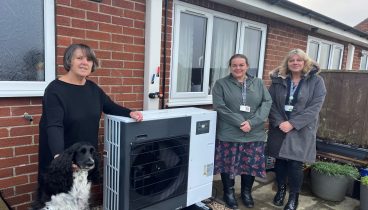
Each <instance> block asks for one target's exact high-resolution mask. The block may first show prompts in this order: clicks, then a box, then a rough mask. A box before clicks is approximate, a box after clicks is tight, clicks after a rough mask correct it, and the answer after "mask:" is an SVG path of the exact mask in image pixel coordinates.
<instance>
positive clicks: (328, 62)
mask: <svg viewBox="0 0 368 210" xmlns="http://www.w3.org/2000/svg"><path fill="white" fill-rule="evenodd" d="M343 51H344V46H343V45H341V44H337V43H334V42H330V41H327V40H323V39H319V38H315V37H311V36H309V37H308V46H307V52H308V55H309V56H310V57H311V58H312V59H313V60H314V61H316V62H317V63H319V65H320V67H321V69H333V70H340V69H341V63H342V56H343Z"/></svg>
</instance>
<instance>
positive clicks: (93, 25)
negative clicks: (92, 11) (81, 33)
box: [72, 19, 98, 30]
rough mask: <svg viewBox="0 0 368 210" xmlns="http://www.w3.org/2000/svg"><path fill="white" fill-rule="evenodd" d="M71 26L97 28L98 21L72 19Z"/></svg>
mask: <svg viewBox="0 0 368 210" xmlns="http://www.w3.org/2000/svg"><path fill="white" fill-rule="evenodd" d="M72 27H74V28H82V29H90V30H97V29H98V23H96V22H94V21H86V20H80V19H73V20H72Z"/></svg>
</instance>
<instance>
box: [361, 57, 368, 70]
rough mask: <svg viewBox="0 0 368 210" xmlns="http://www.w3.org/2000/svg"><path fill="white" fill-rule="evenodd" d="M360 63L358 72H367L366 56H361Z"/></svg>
mask: <svg viewBox="0 0 368 210" xmlns="http://www.w3.org/2000/svg"><path fill="white" fill-rule="evenodd" d="M361 59H362V60H361V62H360V70H367V59H368V56H367V55H363V57H362V58H361Z"/></svg>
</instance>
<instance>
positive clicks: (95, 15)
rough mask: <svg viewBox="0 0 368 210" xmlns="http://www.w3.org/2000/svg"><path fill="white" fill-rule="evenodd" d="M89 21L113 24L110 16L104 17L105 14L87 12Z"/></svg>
mask: <svg viewBox="0 0 368 210" xmlns="http://www.w3.org/2000/svg"><path fill="white" fill-rule="evenodd" d="M87 19H88V20H94V21H97V22H104V23H111V16H110V15H104V14H101V13H97V12H87Z"/></svg>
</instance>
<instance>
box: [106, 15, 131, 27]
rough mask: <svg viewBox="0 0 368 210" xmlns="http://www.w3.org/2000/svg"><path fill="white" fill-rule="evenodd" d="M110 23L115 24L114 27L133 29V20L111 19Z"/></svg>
mask: <svg viewBox="0 0 368 210" xmlns="http://www.w3.org/2000/svg"><path fill="white" fill-rule="evenodd" d="M111 23H112V24H116V25H120V26H126V27H133V26H134V20H132V19H128V18H124V17H112V20H111Z"/></svg>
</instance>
